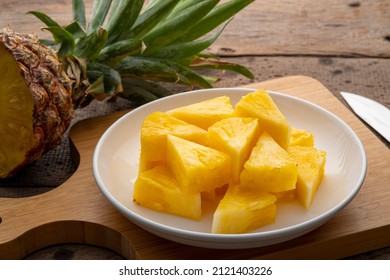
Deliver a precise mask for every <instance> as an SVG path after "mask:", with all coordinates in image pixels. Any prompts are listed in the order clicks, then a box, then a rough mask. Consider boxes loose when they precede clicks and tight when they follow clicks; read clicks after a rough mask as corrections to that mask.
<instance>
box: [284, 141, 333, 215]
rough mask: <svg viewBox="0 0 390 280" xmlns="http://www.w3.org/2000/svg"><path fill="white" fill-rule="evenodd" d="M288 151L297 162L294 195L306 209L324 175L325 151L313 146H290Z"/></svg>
mask: <svg viewBox="0 0 390 280" xmlns="http://www.w3.org/2000/svg"><path fill="white" fill-rule="evenodd" d="M289 153H290V155H291V157H292V158H293V159H294V160H295V161H296V162H297V163H298V181H297V186H296V190H295V194H296V197H297V199H298V201H299V202H300V203H301V204H302V206H303V207H304V208H306V209H308V208H309V207H310V205H311V204H312V202H313V200H314V197H315V194H316V192H317V190H318V187H319V185H320V184H321V181H322V179H323V176H324V171H325V163H326V152H324V151H321V150H318V149H316V148H315V147H308V146H291V147H290V151H289Z"/></svg>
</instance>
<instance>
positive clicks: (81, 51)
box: [74, 28, 108, 60]
mask: <svg viewBox="0 0 390 280" xmlns="http://www.w3.org/2000/svg"><path fill="white" fill-rule="evenodd" d="M107 38H108V34H107V31H106V30H104V29H103V28H98V29H97V30H96V31H95V32H92V33H91V34H89V35H88V36H87V37H86V38H85V39H84V40H80V41H79V42H78V43H77V45H76V48H75V50H74V55H75V56H78V57H85V58H88V59H89V60H94V59H96V58H97V57H98V56H99V54H100V52H101V50H102V49H103V48H104V47H105V45H106V42H107Z"/></svg>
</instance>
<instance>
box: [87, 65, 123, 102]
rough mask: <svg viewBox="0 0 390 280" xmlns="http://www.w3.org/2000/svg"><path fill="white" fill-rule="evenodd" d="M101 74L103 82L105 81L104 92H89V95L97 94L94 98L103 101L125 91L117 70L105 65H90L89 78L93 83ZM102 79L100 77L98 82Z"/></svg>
mask: <svg viewBox="0 0 390 280" xmlns="http://www.w3.org/2000/svg"><path fill="white" fill-rule="evenodd" d="M99 73H101V74H102V77H103V80H102V81H103V87H104V92H101V91H93V92H89V91H88V93H93V94H95V95H94V97H96V98H98V100H103V99H105V98H107V97H113V96H115V95H117V94H118V93H119V92H122V91H123V86H122V78H121V76H120V74H119V73H118V72H117V71H116V70H115V69H113V68H111V67H108V66H106V65H104V64H100V63H93V64H91V65H90V67H89V69H88V78H89V79H90V80H91V81H94V79H96V76H97V75H99ZM100 77H101V76H100V75H99V78H98V80H100V79H101V78H100ZM99 90H101V87H99ZM96 94H98V95H96Z"/></svg>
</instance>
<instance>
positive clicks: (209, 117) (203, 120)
mask: <svg viewBox="0 0 390 280" xmlns="http://www.w3.org/2000/svg"><path fill="white" fill-rule="evenodd" d="M233 112H234V110H233V106H232V104H231V103H230V98H229V97H227V96H220V97H216V98H212V99H208V100H206V101H202V102H198V103H194V104H190V105H187V106H183V107H179V108H176V109H172V110H170V111H168V112H167V113H168V114H170V115H172V116H174V117H176V118H178V119H181V120H183V121H185V122H188V123H191V124H193V125H196V126H199V127H201V128H203V129H208V128H209V127H210V126H211V125H213V124H214V123H216V122H217V121H220V120H222V119H225V118H228V117H231V116H233Z"/></svg>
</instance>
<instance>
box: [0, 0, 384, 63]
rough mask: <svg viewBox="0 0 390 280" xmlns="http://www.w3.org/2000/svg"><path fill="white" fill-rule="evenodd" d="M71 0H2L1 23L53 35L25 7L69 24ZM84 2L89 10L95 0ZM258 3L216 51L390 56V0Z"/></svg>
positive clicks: (226, 32)
mask: <svg viewBox="0 0 390 280" xmlns="http://www.w3.org/2000/svg"><path fill="white" fill-rule="evenodd" d="M70 2H71V1H47V0H34V1H29V0H19V1H13V0H2V9H1V12H0V13H1V15H2V17H0V26H7V25H10V26H11V27H12V28H13V29H15V30H16V31H19V32H35V33H37V34H38V35H39V36H41V37H49V34H48V32H43V31H41V30H40V28H41V27H43V24H42V23H41V22H40V21H39V20H37V19H35V18H34V17H33V16H32V15H26V12H28V11H30V10H39V11H42V12H45V13H47V14H49V15H50V16H51V17H52V18H53V19H55V20H57V21H58V22H59V23H61V24H66V23H69V22H70V21H71V19H72V9H71V6H70ZM84 2H85V4H86V13H87V15H89V13H90V11H91V7H92V3H93V1H92V0H86V1H84ZM255 2H257V3H253V4H251V6H250V7H249V8H246V9H244V10H243V11H242V12H241V13H239V14H237V15H236V16H235V18H234V19H233V20H232V21H231V22H230V24H229V25H228V26H227V28H226V29H225V30H224V32H223V34H222V35H221V37H220V38H219V40H217V42H216V43H215V44H213V45H212V47H211V48H210V51H211V52H213V53H216V54H219V55H227V56H237V55H261V56H275V55H302V54H304V55H321V56H324V55H325V56H329V55H331V56H348V57H349V56H362V57H386V58H389V57H390V30H389V28H388V27H389V26H390V1H387V0H372V1H345V0H344V1H340V0H318V1H312V0H300V1H273V0H262V1H255ZM324 38H326V39H324Z"/></svg>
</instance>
